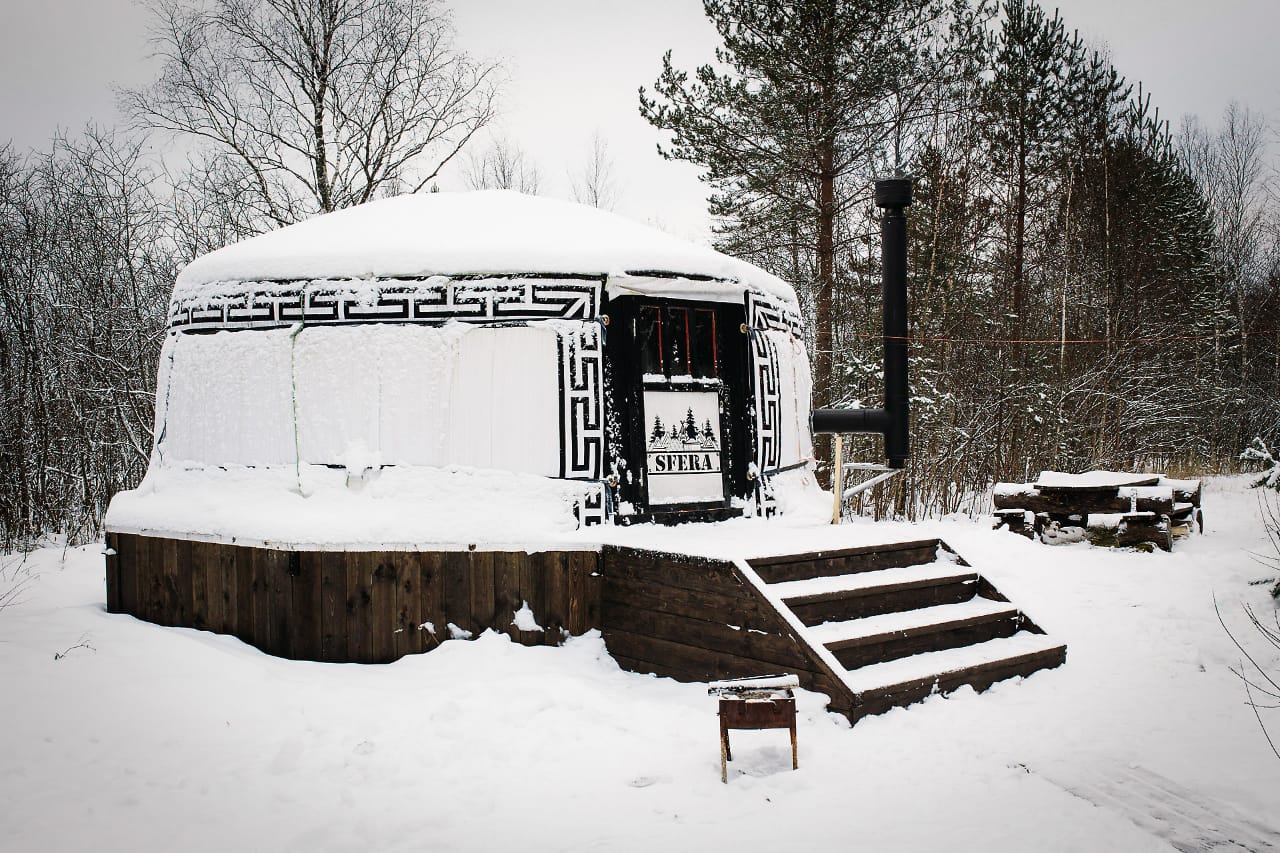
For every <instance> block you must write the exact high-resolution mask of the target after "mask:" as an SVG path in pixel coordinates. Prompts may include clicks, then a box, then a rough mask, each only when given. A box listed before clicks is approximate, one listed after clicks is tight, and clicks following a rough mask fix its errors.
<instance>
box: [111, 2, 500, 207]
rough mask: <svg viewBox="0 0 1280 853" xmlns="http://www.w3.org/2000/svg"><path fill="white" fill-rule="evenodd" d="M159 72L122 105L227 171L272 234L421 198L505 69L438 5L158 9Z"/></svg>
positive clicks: (488, 112)
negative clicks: (466, 49)
mask: <svg viewBox="0 0 1280 853" xmlns="http://www.w3.org/2000/svg"><path fill="white" fill-rule="evenodd" d="M154 11H155V21H154V27H153V33H152V42H153V44H154V46H155V49H156V52H157V54H158V55H159V57H160V59H161V60H162V63H163V64H162V70H161V73H160V77H159V79H158V80H157V81H156V82H155V83H154V84H153V85H152V86H150V87H149V88H145V89H138V90H130V91H125V92H123V93H122V95H121V99H122V103H123V106H124V108H125V110H126V111H127V113H128V114H130V115H131V116H132V118H133V119H134V121H135V122H136V123H138V124H140V125H143V126H146V127H150V128H157V129H162V130H167V131H172V132H174V133H177V134H181V135H186V136H189V137H193V138H195V139H196V140H199V141H201V142H203V143H205V144H207V145H208V146H209V148H210V149H211V150H212V151H213V152H215V153H216V154H217V155H219V156H221V157H222V160H221V163H220V167H221V168H222V170H223V171H224V173H225V176H226V177H228V178H230V179H232V181H233V185H236V186H237V187H238V190H239V197H240V198H241V200H242V202H243V203H244V204H246V205H247V206H248V208H249V209H250V210H252V212H253V213H254V215H255V216H256V217H257V218H258V219H259V220H260V221H261V223H263V224H264V225H267V226H278V225H285V224H288V223H291V222H295V221H297V220H298V219H301V218H303V217H305V216H308V215H311V214H313V213H316V212H328V211H332V210H337V209H339V208H343V207H348V206H350V205H353V204H359V203H361V202H365V201H369V200H370V199H372V198H375V197H376V196H377V195H378V194H379V193H380V192H385V191H386V189H387V188H388V187H392V188H403V189H406V190H408V191H411V192H416V191H418V190H420V189H422V188H424V187H426V186H427V185H428V184H429V183H430V182H431V181H432V180H433V179H434V178H435V177H436V176H437V175H438V174H439V172H440V170H441V168H442V167H443V166H444V165H445V164H446V163H448V162H449V161H450V160H452V159H453V158H454V157H455V156H456V155H457V154H458V152H459V151H460V150H461V149H462V147H463V146H464V145H466V143H467V142H468V140H470V139H471V137H472V136H473V135H474V134H475V133H476V131H478V130H479V129H481V128H482V127H484V126H485V125H486V124H488V122H489V121H490V119H491V118H492V117H493V115H494V109H495V100H494V99H495V87H496V85H497V82H498V76H499V73H498V69H497V67H496V66H494V65H492V64H485V63H481V62H477V61H475V60H473V59H471V58H470V57H468V56H467V55H466V54H465V53H463V52H461V51H460V50H458V49H457V48H455V47H454V45H453V29H452V25H451V22H450V19H449V16H448V14H447V13H446V12H445V11H443V10H442V9H441V8H440V6H439V5H438V4H437V3H436V2H435V0H208V2H206V3H202V4H198V5H197V4H195V3H194V2H193V0H154Z"/></svg>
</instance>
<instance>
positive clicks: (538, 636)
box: [516, 554, 547, 646]
mask: <svg viewBox="0 0 1280 853" xmlns="http://www.w3.org/2000/svg"><path fill="white" fill-rule="evenodd" d="M520 598H521V602H522V606H524V607H528V608H529V611H530V612H531V613H532V614H533V618H534V621H535V622H537V620H538V617H539V614H541V613H544V612H545V611H546V599H547V567H546V563H545V562H544V561H543V559H542V556H541V555H540V554H524V555H523V559H522V560H521V561H520ZM537 624H538V625H539V626H540V627H543V628H544V629H545V626H543V625H542V623H541V622H538V623H537ZM516 641H517V642H519V643H521V644H523V645H526V646H540V645H542V644H543V643H544V642H545V641H546V636H545V634H544V632H543V631H539V630H533V631H526V630H524V629H522V628H518V627H517V629H516Z"/></svg>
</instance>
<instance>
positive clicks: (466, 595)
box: [440, 551, 476, 639]
mask: <svg viewBox="0 0 1280 853" xmlns="http://www.w3.org/2000/svg"><path fill="white" fill-rule="evenodd" d="M440 572H441V575H442V576H443V582H444V617H445V625H444V626H442V627H443V629H444V633H443V638H444V639H449V638H450V634H449V629H448V625H450V624H452V625H456V626H457V627H458V628H460V629H461V630H463V631H468V632H470V633H472V634H474V633H476V631H475V627H474V624H475V623H473V622H472V621H471V554H470V552H468V551H446V552H445V553H443V554H441V555H440Z"/></svg>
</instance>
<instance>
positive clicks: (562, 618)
mask: <svg viewBox="0 0 1280 853" xmlns="http://www.w3.org/2000/svg"><path fill="white" fill-rule="evenodd" d="M533 557H534V558H535V559H536V560H537V561H538V562H539V563H541V564H542V570H543V577H544V578H545V581H546V590H545V597H544V599H543V603H542V609H541V610H538V611H535V615H536V616H537V618H538V624H540V625H541V626H542V628H543V637H542V640H543V643H545V644H546V645H548V646H558V645H560V644H561V643H562V642H564V637H565V633H566V628H565V625H566V624H567V623H568V621H569V558H568V555H567V554H565V553H564V552H563V551H544V552H543V553H541V554H534V555H533Z"/></svg>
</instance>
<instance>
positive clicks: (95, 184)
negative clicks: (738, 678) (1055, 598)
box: [0, 0, 1280, 548]
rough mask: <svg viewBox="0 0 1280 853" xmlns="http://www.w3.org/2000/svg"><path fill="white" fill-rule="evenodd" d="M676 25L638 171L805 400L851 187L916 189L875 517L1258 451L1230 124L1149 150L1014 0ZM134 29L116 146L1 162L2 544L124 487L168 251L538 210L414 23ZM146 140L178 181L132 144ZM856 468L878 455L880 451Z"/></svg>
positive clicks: (1271, 236)
mask: <svg viewBox="0 0 1280 853" xmlns="http://www.w3.org/2000/svg"><path fill="white" fill-rule="evenodd" d="M704 7H705V9H706V12H707V14H708V16H709V17H710V19H711V20H712V22H713V23H714V24H715V25H716V27H717V30H718V31H719V33H720V36H721V39H722V42H723V46H722V48H721V50H720V52H719V54H718V56H717V57H716V58H715V61H714V62H711V63H709V64H707V65H705V66H702V67H699V68H696V69H693V70H692V71H689V72H686V71H683V70H681V68H680V67H679V65H678V63H677V62H676V61H675V59H673V58H672V57H671V56H670V55H668V57H667V58H666V59H665V60H663V59H662V58H660V57H655V70H656V71H657V74H658V77H657V81H656V83H655V84H654V85H653V86H652V87H647V89H646V90H642V92H641V100H640V109H641V113H642V115H643V116H644V117H645V118H647V119H648V120H649V121H650V122H651V123H652V124H653V125H654V126H655V127H657V128H659V129H660V130H663V131H665V133H664V135H663V140H664V141H663V143H662V145H661V150H662V151H663V153H664V154H665V155H667V156H669V157H672V158H675V159H683V160H688V161H690V162H693V163H696V164H698V165H700V166H702V167H703V168H704V179H705V180H706V181H707V183H708V186H709V189H710V191H711V196H710V211H711V213H712V214H713V215H714V217H715V222H716V227H715V242H716V244H717V245H718V247H719V248H721V249H723V250H725V251H727V252H730V253H732V254H735V255H738V256H740V257H744V258H746V259H748V260H751V261H753V262H755V263H757V264H759V265H760V266H762V267H764V268H766V269H768V270H770V271H772V272H774V273H776V274H778V275H779V276H781V277H782V278H784V279H787V280H789V281H791V282H794V283H795V284H796V286H797V288H798V290H799V292H800V293H801V298H802V302H803V307H804V309H805V315H806V322H807V324H808V325H807V332H808V335H809V341H810V345H811V355H812V358H813V363H814V367H815V374H816V375H815V380H816V382H815V398H816V402H817V403H818V404H819V405H836V406H841V405H850V404H856V403H862V404H865V405H878V404H879V402H880V400H879V397H880V393H881V392H880V350H881V344H880V339H879V338H880V334H881V329H880V293H879V288H880V279H879V270H878V264H879V227H878V214H877V211H876V210H875V209H874V207H873V205H872V201H871V186H872V182H873V181H874V180H875V179H876V178H878V177H885V176H887V175H892V174H904V175H909V176H911V177H913V178H914V179H915V202H914V204H913V205H912V207H911V208H909V210H908V214H909V221H910V238H911V243H910V246H911V248H910V251H911V258H910V288H911V290H910V300H911V317H910V335H911V337H912V342H911V350H910V352H911V371H912V378H911V383H912V393H913V425H912V441H913V451H914V456H913V459H912V462H911V464H910V467H909V471H908V474H907V477H906V478H904V480H903V486H902V489H901V490H900V491H899V492H898V493H897V500H898V505H897V508H896V509H897V511H899V512H903V513H905V514H908V515H917V514H936V513H942V512H952V511H956V510H962V509H975V510H977V511H979V512H982V511H985V510H986V508H987V507H986V506H985V504H984V503H983V501H984V500H985V497H984V494H983V493H984V491H985V490H986V489H987V488H988V486H989V484H990V483H991V482H993V481H996V480H1004V479H1024V478H1026V477H1027V476H1034V474H1035V473H1036V472H1037V471H1038V470H1039V469H1042V468H1055V469H1063V470H1075V469H1082V468H1087V467H1091V466H1108V467H1118V468H1135V467H1155V468H1161V469H1167V470H1170V471H1175V472H1178V471H1191V470H1195V471H1208V470H1218V469H1223V468H1226V467H1228V466H1230V465H1231V464H1232V463H1233V461H1234V460H1235V459H1236V457H1237V455H1238V454H1239V453H1240V452H1241V450H1242V449H1243V448H1244V447H1245V446H1246V445H1247V444H1249V443H1250V441H1251V440H1252V439H1253V438H1254V437H1255V436H1262V437H1263V439H1264V440H1265V441H1266V442H1269V443H1273V442H1276V441H1277V440H1280V304H1277V299H1276V293H1277V289H1278V285H1280V203H1278V201H1277V197H1276V194H1275V185H1274V175H1273V173H1272V171H1271V170H1270V167H1269V165H1268V160H1267V142H1268V140H1269V139H1270V138H1273V137H1272V133H1271V131H1270V130H1269V129H1268V127H1267V125H1266V123H1265V121H1264V119H1263V117H1261V116H1260V115H1257V114H1255V113H1252V112H1250V111H1249V110H1247V109H1245V108H1243V107H1240V106H1234V105H1233V106H1230V107H1228V108H1227V109H1226V112H1225V114H1224V115H1223V117H1222V118H1221V121H1220V122H1216V123H1215V124H1214V125H1213V126H1205V125H1202V124H1200V123H1198V122H1196V121H1193V120H1186V121H1183V122H1181V123H1179V124H1177V125H1176V126H1174V127H1171V126H1170V125H1169V123H1168V122H1166V121H1165V120H1164V119H1163V118H1162V117H1161V116H1160V115H1159V113H1158V111H1157V109H1156V106H1155V105H1154V103H1153V102H1152V99H1151V98H1150V96H1149V95H1147V94H1146V93H1145V92H1144V91H1143V89H1142V87H1141V85H1140V84H1137V83H1133V82H1130V81H1128V80H1126V79H1125V78H1124V77H1123V76H1122V75H1121V73H1120V72H1119V71H1118V70H1117V69H1116V68H1114V67H1113V65H1112V63H1111V61H1110V59H1109V57H1108V56H1107V54H1106V53H1105V51H1104V50H1102V49H1100V48H1099V47H1098V46H1094V45H1089V44H1086V43H1085V42H1084V41H1083V40H1082V39H1081V38H1079V37H1078V36H1077V35H1076V34H1074V33H1073V32H1072V31H1071V30H1070V28H1069V27H1068V25H1067V23H1066V22H1064V21H1063V20H1062V19H1061V18H1060V17H1059V16H1058V15H1056V14H1055V13H1053V12H1050V11H1048V10H1046V9H1044V8H1043V7H1040V6H1039V5H1037V4H1036V3H1034V2H1031V0H1005V2H1003V3H1001V4H1000V5H996V4H994V3H992V2H989V0H968V2H966V0H889V2H883V0H876V2H872V0H804V2H790V3H777V2H760V0H755V2H747V0H705V2H704ZM156 9H157V25H156V29H155V38H156V45H157V53H158V55H159V56H160V58H161V60H162V72H161V76H160V78H159V79H158V80H157V81H156V83H155V84H154V85H153V86H151V87H149V88H146V89H142V90H138V91H136V92H125V93H122V104H123V105H124V107H125V109H126V112H127V114H128V115H129V116H130V119H131V124H130V126H129V127H128V128H127V129H120V130H102V129H92V128H91V129H88V130H86V131H84V132H82V133H80V134H77V135H73V136H63V137H59V138H58V139H56V140H55V141H54V142H53V143H51V145H50V146H49V148H48V150H45V151H42V152H19V151H17V150H15V149H14V148H13V147H12V146H8V147H4V148H0V298H3V312H2V313H0V540H3V541H0V545H3V546H4V547H6V548H8V547H12V546H13V545H14V544H15V543H22V542H27V541H31V540H34V539H36V538H38V537H41V536H43V535H47V534H51V533H62V534H65V535H66V536H67V537H69V538H70V539H71V540H73V541H83V540H86V539H89V538H91V537H93V536H95V535H96V534H97V533H98V530H99V526H100V522H101V518H102V513H103V512H104V511H105V508H106V505H107V502H108V500H109V499H110V496H111V495H112V494H113V493H114V492H115V491H117V490H120V489H125V488H131V487H133V486H135V485H136V484H137V483H138V481H139V480H140V478H141V476H142V474H143V473H144V471H145V468H146V463H147V460H148V456H149V449H150V443H151V431H152V418H153V411H154V403H155V401H154V382H155V375H156V363H157V358H158V355H159V348H160V344H161V341H162V340H163V335H164V329H165V319H166V306H167V299H168V294H169V292H170V290H171V287H172V282H173V279H174V276H175V275H176V273H177V271H178V270H179V269H181V267H182V265H183V264H184V263H186V262H187V261H189V260H190V259H191V258H193V257H195V256H196V255H198V254H201V253H203V252H206V251H209V250H211V249H213V248H217V247H218V246H221V245H224V244H225V243H227V242H230V241H232V240H234V239H238V238H241V237H244V236H247V235H250V234H253V233H258V232H260V231H264V230H268V229H270V228H273V227H278V226H279V225H281V224H286V223H288V222H291V221H296V220H297V219H300V218H303V217H305V216H308V215H311V214H313V213H316V212H320V211H324V210H332V209H336V208H338V207H342V206H346V205H348V204H354V203H359V202H360V201H362V200H364V199H368V198H373V197H377V196H379V195H385V194H388V193H393V192H402V191H415V190H422V189H426V188H429V186H430V185H431V183H432V182H433V181H434V180H435V178H436V176H437V175H438V174H439V173H440V170H441V169H442V168H443V167H444V166H445V165H446V164H448V163H449V162H451V161H452V160H454V159H455V157H456V156H457V155H458V154H459V153H460V152H464V151H465V152H467V154H468V155H469V156H470V157H471V161H470V163H471V168H470V169H469V170H467V174H468V175H469V176H470V177H468V183H475V181H472V180H471V178H472V177H475V178H476V180H477V181H479V182H480V185H493V184H494V181H493V180H490V179H489V178H488V177H486V176H488V175H489V174H490V173H492V174H493V175H497V176H498V177H497V178H496V179H495V180H496V181H497V185H508V186H513V187H517V188H519V187H523V188H524V189H534V190H536V185H537V173H536V169H533V168H532V164H523V163H521V161H520V157H521V156H522V152H520V151H519V148H518V146H515V145H514V144H513V143H510V142H509V141H502V144H501V145H499V146H498V147H497V148H494V149H491V150H490V151H489V152H487V153H485V154H484V155H482V156H477V155H476V154H475V153H474V149H475V147H476V146H475V142H474V136H475V134H476V133H477V132H478V131H480V130H481V129H482V128H484V127H486V125H488V123H489V122H490V120H491V119H492V118H493V116H494V115H495V113H496V100H495V92H496V90H497V88H496V85H497V84H496V81H497V79H498V74H499V71H500V69H496V68H495V67H493V66H485V65H483V64H480V63H477V62H474V61H472V60H471V59H469V58H468V57H467V56H466V55H465V54H463V53H461V52H460V51H457V50H456V49H455V48H454V47H453V45H452V42H451V38H452V33H451V31H450V30H449V27H448V21H447V19H446V18H443V17H442V16H441V15H440V14H439V8H438V7H437V6H436V5H435V4H434V3H431V2H428V0H324V2H320V0H314V2H311V0H308V2H293V0H210V2H209V3H206V4H203V5H202V6H201V7H200V9H199V11H195V7H188V6H185V5H184V4H183V3H180V2H166V3H159V4H157V6H156ZM370 22H373V23H370ZM272 63H275V65H274V72H273V73H265V72H264V69H266V68H269V67H272V66H271V64H272ZM356 95H358V97H357V96H356ZM255 122H257V125H256V126H255ZM171 140H178V141H179V143H180V145H181V146H182V148H183V151H184V152H185V153H184V157H183V164H182V166H181V167H180V168H178V167H175V165H174V162H173V161H174V160H175V159H176V158H174V157H172V156H170V157H157V156H156V154H155V150H156V148H157V147H159V148H165V147H168V146H170V145H172V144H173V143H172V142H171ZM468 146H469V147H468ZM499 149H500V150H499ZM495 151H497V152H498V154H501V155H502V156H501V157H498V156H497V155H495V153H494V152H495ZM494 164H497V165H499V166H504V168H496V167H495V165H494ZM608 165H609V164H608V163H607V155H606V154H605V152H604V150H603V148H602V145H601V142H600V140H598V139H597V140H596V143H595V151H594V154H593V158H592V162H591V163H589V164H588V169H587V170H586V171H585V172H584V185H586V184H588V183H590V182H591V181H594V184H595V185H596V187H595V188H596V191H595V192H592V191H591V186H586V189H582V190H581V196H582V198H584V199H585V200H587V201H588V202H590V203H598V202H596V201H593V199H596V198H597V197H599V198H604V197H605V196H606V195H608V193H609V192H612V190H611V188H610V187H609V186H608V185H607V182H608V181H610V180H612V178H611V176H610V175H607V174H605V173H607V172H608V168H607V167H608ZM602 166H603V167H605V168H603V170H602ZM506 167H509V168H506ZM620 171H621V172H623V173H625V166H623V167H622V168H621V169H620ZM508 173H510V174H508ZM503 175H506V176H507V179H508V180H507V182H506V183H505V184H504V183H503V178H502V176H503ZM602 175H603V177H602ZM592 176H594V177H592ZM588 178H590V181H588V180H587V179H588ZM526 184H528V185H527V186H526ZM578 195H579V188H578V187H575V196H578ZM854 452H855V454H856V455H859V456H862V457H865V458H875V457H877V456H878V455H879V452H880V451H879V447H878V440H875V439H870V438H866V437H863V438H861V439H858V441H857V443H856V447H855V451H854Z"/></svg>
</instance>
